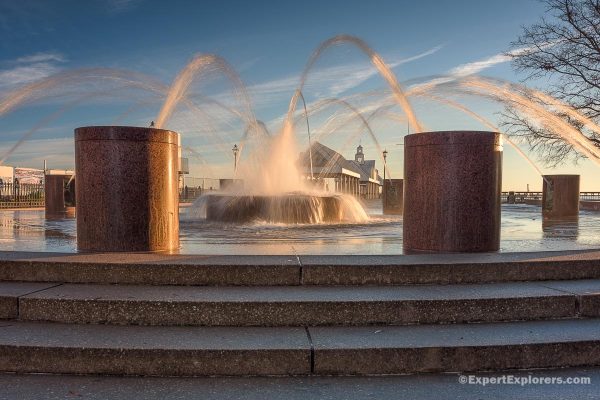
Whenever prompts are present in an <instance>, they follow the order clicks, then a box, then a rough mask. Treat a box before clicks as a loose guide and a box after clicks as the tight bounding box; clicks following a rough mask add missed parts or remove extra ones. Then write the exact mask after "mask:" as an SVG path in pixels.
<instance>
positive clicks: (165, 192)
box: [75, 126, 179, 251]
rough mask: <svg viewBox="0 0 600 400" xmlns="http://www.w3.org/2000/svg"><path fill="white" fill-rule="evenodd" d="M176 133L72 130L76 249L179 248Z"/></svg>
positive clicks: (102, 128) (105, 128)
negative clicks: (73, 142) (75, 179)
mask: <svg viewBox="0 0 600 400" xmlns="http://www.w3.org/2000/svg"><path fill="white" fill-rule="evenodd" d="M177 147H178V134H177V133H175V132H172V131H168V130H163V129H154V128H137V127H122V126H93V127H85V128H77V129H75V168H76V173H77V187H76V190H77V248H78V249H79V250H83V251H172V250H176V249H177V248H178V247H179V201H178V194H177V172H178V171H177V169H178V168H177V166H178V156H177V154H178V149H177Z"/></svg>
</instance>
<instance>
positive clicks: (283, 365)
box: [0, 319, 600, 376]
mask: <svg viewBox="0 0 600 400" xmlns="http://www.w3.org/2000/svg"><path fill="white" fill-rule="evenodd" d="M594 365H600V319H589V320H554V321H529V322H503V323H486V324H455V325H418V326H397V327H389V326H388V327H377V326H369V327H310V328H308V329H307V330H306V329H304V328H240V327H237V328H216V327H209V328H207V327H160V326H152V327H148V326H115V325H69V324H57V323H34V322H19V321H4V322H2V323H0V371H2V372H18V373H30V372H41V373H66V374H111V375H114V374H117V375H121V374H126V375H158V376H201V375H211V376H212V375H309V374H313V375H372V374H404V373H416V372H456V371H460V372H469V371H483V370H504V369H530V368H561V367H583V366H594Z"/></svg>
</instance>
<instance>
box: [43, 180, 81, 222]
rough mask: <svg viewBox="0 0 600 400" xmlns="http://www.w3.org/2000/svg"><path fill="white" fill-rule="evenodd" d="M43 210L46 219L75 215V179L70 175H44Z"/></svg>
mask: <svg viewBox="0 0 600 400" xmlns="http://www.w3.org/2000/svg"><path fill="white" fill-rule="evenodd" d="M44 209H45V212H46V216H47V217H65V216H71V217H72V216H74V215H75V178H74V177H73V175H72V174H51V175H48V174H47V175H44Z"/></svg>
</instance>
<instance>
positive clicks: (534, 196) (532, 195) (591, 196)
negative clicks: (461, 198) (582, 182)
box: [501, 192, 600, 204]
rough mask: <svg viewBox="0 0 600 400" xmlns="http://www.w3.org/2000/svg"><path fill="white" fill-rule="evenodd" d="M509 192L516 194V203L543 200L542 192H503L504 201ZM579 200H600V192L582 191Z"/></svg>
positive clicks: (504, 201) (505, 201)
mask: <svg viewBox="0 0 600 400" xmlns="http://www.w3.org/2000/svg"><path fill="white" fill-rule="evenodd" d="M509 193H512V194H514V196H515V204H520V203H527V202H528V201H536V200H539V201H541V200H542V192H502V196H501V198H502V202H503V203H507V202H508V195H509ZM579 200H586V201H594V200H595V201H600V192H580V193H579Z"/></svg>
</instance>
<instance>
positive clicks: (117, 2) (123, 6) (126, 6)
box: [107, 0, 142, 14]
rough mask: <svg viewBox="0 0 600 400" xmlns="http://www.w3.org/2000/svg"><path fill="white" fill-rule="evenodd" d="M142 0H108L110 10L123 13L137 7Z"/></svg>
mask: <svg viewBox="0 0 600 400" xmlns="http://www.w3.org/2000/svg"><path fill="white" fill-rule="evenodd" d="M141 2H142V0H107V4H108V11H109V12H111V13H115V14H117V13H121V12H125V11H129V10H131V9H133V8H135V7H137V6H138V5H139V4H140V3H141Z"/></svg>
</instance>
